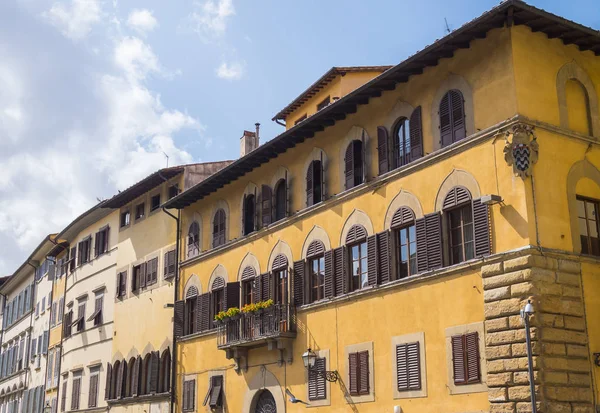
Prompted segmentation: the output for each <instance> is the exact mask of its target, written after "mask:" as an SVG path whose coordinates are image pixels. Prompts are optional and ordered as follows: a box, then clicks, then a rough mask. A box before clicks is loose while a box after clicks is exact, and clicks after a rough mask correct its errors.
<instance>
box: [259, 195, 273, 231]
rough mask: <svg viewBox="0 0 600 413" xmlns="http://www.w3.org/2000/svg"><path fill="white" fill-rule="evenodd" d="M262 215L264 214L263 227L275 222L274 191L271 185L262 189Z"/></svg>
mask: <svg viewBox="0 0 600 413" xmlns="http://www.w3.org/2000/svg"><path fill="white" fill-rule="evenodd" d="M261 200H262V201H261V202H262V205H261V210H262V211H261V213H262V225H263V227H265V226H267V225H269V224H271V222H273V219H272V215H273V207H272V205H271V204H272V202H273V190H272V189H271V187H270V186H269V185H263V186H262V188H261Z"/></svg>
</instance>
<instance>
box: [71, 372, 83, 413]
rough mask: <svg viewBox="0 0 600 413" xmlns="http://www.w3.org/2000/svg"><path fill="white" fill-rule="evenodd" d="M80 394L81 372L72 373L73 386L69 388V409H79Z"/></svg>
mask: <svg viewBox="0 0 600 413" xmlns="http://www.w3.org/2000/svg"><path fill="white" fill-rule="evenodd" d="M80 394H81V372H80V373H75V374H74V375H73V388H72V389H71V410H79V396H80Z"/></svg>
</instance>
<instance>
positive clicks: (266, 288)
mask: <svg viewBox="0 0 600 413" xmlns="http://www.w3.org/2000/svg"><path fill="white" fill-rule="evenodd" d="M270 282H271V274H270V273H264V274H262V275H261V276H260V298H261V300H262V301H266V300H269V299H272V298H273V297H272V296H271V283H270Z"/></svg>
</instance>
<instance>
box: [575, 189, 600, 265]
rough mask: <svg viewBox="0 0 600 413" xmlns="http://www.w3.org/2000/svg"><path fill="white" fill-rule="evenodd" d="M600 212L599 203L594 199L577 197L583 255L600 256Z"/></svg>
mask: <svg viewBox="0 0 600 413" xmlns="http://www.w3.org/2000/svg"><path fill="white" fill-rule="evenodd" d="M599 212H600V208H599V207H598V201H596V200H594V199H592V198H584V197H581V196H578V197H577V221H578V222H579V234H580V238H581V253H582V254H589V255H596V256H600V235H598V234H599V229H600V227H599V224H598V218H599V216H598V213H599Z"/></svg>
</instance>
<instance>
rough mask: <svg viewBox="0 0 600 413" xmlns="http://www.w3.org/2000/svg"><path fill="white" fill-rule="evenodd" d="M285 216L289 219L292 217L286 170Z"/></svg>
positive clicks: (290, 193) (290, 192)
mask: <svg viewBox="0 0 600 413" xmlns="http://www.w3.org/2000/svg"><path fill="white" fill-rule="evenodd" d="M284 179H285V182H284V183H283V185H285V216H286V217H289V216H290V215H292V213H291V211H292V199H291V198H292V191H291V190H290V180H289V179H288V174H287V170H286V171H285V178H284Z"/></svg>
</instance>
